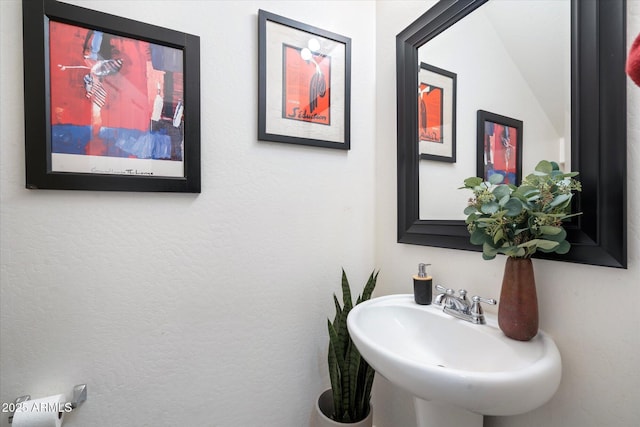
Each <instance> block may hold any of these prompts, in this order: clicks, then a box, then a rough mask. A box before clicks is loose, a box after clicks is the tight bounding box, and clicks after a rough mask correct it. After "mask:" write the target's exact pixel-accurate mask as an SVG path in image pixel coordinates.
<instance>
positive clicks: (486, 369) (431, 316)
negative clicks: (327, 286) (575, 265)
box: [347, 295, 562, 425]
mask: <svg viewBox="0 0 640 427" xmlns="http://www.w3.org/2000/svg"><path fill="white" fill-rule="evenodd" d="M485 316H486V320H487V324H486V325H474V324H472V323H470V322H466V321H464V320H460V319H456V318H454V317H452V316H450V315H448V314H446V313H443V312H442V307H439V306H435V305H426V306H425V305H418V304H416V303H415V302H414V299H413V295H390V296H385V297H380V298H374V299H371V300H369V301H366V302H363V303H361V304H358V305H357V306H356V307H354V308H353V309H352V310H351V312H350V314H349V317H348V319H347V326H348V328H349V333H350V335H351V338H352V339H353V342H354V343H355V345H356V347H357V348H358V350H359V351H360V353H361V354H362V356H363V357H364V359H365V360H366V361H367V362H368V363H369V364H370V365H371V366H373V368H374V369H375V370H376V371H377V372H378V373H379V374H380V375H382V376H384V377H385V378H387V379H388V380H389V381H391V382H392V383H394V384H395V385H397V386H398V387H400V388H403V389H405V390H407V391H409V392H410V393H412V394H413V395H414V396H415V397H417V398H419V399H422V400H424V401H431V402H437V403H439V404H446V405H450V406H452V407H454V409H462V410H464V411H469V412H471V413H474V414H479V415H481V416H482V415H516V414H521V413H524V412H528V411H531V410H533V409H535V408H537V407H539V406H541V405H543V404H544V403H545V402H547V401H548V400H549V399H551V397H552V396H553V394H554V393H555V392H556V390H557V389H558V385H559V384H560V377H561V372H562V364H561V359H560V353H559V352H558V348H557V347H556V345H555V343H554V342H553V340H552V339H551V338H550V337H549V336H548V335H547V334H545V333H544V332H542V331H539V332H538V335H536V337H535V338H533V339H532V340H531V341H528V342H521V341H515V340H512V339H510V338H507V337H506V336H505V335H504V334H503V333H502V331H500V329H499V328H498V325H497V319H496V318H495V317H494V316H492V315H490V314H486V315H485ZM450 409H451V408H450ZM416 410H418V408H416ZM419 422H420V420H419ZM481 422H482V418H481V417H480V424H479V425H482V424H481ZM425 425H427V424H425Z"/></svg>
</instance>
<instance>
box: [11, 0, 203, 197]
mask: <svg viewBox="0 0 640 427" xmlns="http://www.w3.org/2000/svg"><path fill="white" fill-rule="evenodd" d="M22 9H23V28H24V37H23V39H24V81H25V89H24V94H25V100H24V102H25V154H26V186H27V188H31V189H65V190H112V191H168V192H191V193H199V192H200V39H199V37H197V36H194V35H190V34H185V33H181V32H178V31H173V30H169V29H166V28H162V27H157V26H154V25H150V24H146V23H142V22H137V21H133V20H130V19H125V18H122V17H117V16H114V15H109V14H106V13H102V12H97V11H93V10H89V9H85V8H82V7H78V6H74V5H70V4H65V3H60V2H57V1H55V0H40V1H29V0H24V1H23V3H22Z"/></svg>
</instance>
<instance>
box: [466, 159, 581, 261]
mask: <svg viewBox="0 0 640 427" xmlns="http://www.w3.org/2000/svg"><path fill="white" fill-rule="evenodd" d="M576 175H578V172H568V173H564V172H563V171H561V170H560V167H559V166H558V164H557V163H555V162H550V161H547V160H543V161H541V162H540V163H538V165H537V166H536V167H535V171H534V172H533V173H532V174H530V175H528V176H527V177H525V178H524V179H523V180H522V184H521V185H520V186H519V187H516V186H514V185H512V184H502V181H503V177H502V175H500V174H494V175H491V177H489V180H488V181H484V180H483V179H482V178H478V177H471V178H467V179H466V180H465V181H464V187H461V188H465V189H469V190H471V191H473V197H472V198H470V199H469V205H468V206H467V208H466V209H465V210H464V213H465V215H467V219H466V224H467V228H468V230H469V233H470V234H471V243H473V244H475V245H482V257H483V258H484V259H487V260H489V259H493V258H495V257H496V255H497V254H499V253H502V254H505V255H507V256H509V257H511V258H530V257H531V255H533V254H534V253H535V252H536V251H537V250H539V251H541V252H556V253H559V254H564V253H567V252H568V251H569V249H570V247H571V245H570V244H569V242H568V241H567V240H566V237H567V232H566V231H565V229H564V227H563V226H562V222H563V221H564V220H565V219H567V218H569V217H572V216H575V215H580V213H574V214H572V213H571V199H572V198H573V191H581V189H582V187H581V184H580V182H579V181H578V180H576V179H575V178H574V177H575V176H576Z"/></svg>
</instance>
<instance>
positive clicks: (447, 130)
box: [418, 62, 456, 163]
mask: <svg viewBox="0 0 640 427" xmlns="http://www.w3.org/2000/svg"><path fill="white" fill-rule="evenodd" d="M418 144H419V148H418V149H419V153H420V158H421V159H425V160H436V161H440V162H450V163H455V161H456V74H455V73H452V72H450V71H447V70H443V69H442V68H438V67H434V66H433V65H429V64H425V63H424V62H421V63H420V70H419V72H418Z"/></svg>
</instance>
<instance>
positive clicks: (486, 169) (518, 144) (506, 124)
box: [477, 110, 522, 186]
mask: <svg viewBox="0 0 640 427" xmlns="http://www.w3.org/2000/svg"><path fill="white" fill-rule="evenodd" d="M477 173H478V175H477V176H479V177H481V178H484V179H485V180H488V179H489V177H490V176H491V175H493V174H496V173H497V174H500V175H502V176H503V178H504V180H503V181H502V182H503V183H504V184H513V185H516V186H517V185H520V181H521V180H522V121H521V120H516V119H512V118H510V117H505V116H501V115H499V114H495V113H490V112H488V111H484V110H478V142H477Z"/></svg>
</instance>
